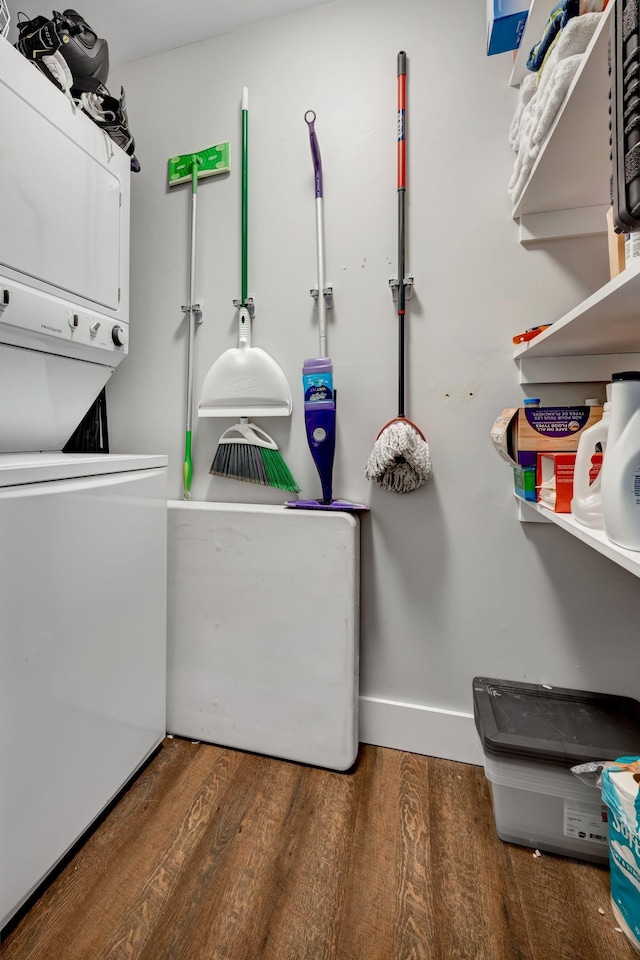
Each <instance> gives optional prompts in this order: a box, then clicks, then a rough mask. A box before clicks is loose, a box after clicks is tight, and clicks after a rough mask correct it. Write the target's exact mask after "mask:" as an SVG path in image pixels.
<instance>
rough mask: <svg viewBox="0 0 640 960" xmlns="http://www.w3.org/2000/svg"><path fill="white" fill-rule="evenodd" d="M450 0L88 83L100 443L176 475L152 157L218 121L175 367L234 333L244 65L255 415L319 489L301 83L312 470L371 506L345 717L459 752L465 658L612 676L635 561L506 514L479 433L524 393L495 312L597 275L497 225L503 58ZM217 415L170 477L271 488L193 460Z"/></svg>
mask: <svg viewBox="0 0 640 960" xmlns="http://www.w3.org/2000/svg"><path fill="white" fill-rule="evenodd" d="M462 6H463V5H461V4H445V3H442V2H435V0H395V2H394V3H390V2H386V0H341V2H336V3H335V4H332V5H329V6H325V7H320V8H316V9H314V10H310V11H307V12H303V13H300V14H296V15H294V16H290V17H288V18H285V19H281V20H278V21H274V22H271V23H265V24H261V25H259V26H256V27H251V28H247V29H245V30H242V31H239V32H237V33H234V34H230V35H228V36H224V37H221V38H218V39H215V40H210V41H203V42H202V43H199V44H196V45H194V46H190V47H185V48H181V49H178V50H174V51H172V52H169V53H166V54H163V55H159V56H155V57H151V58H148V59H145V60H140V61H137V62H134V63H129V64H125V65H123V66H120V67H118V68H114V69H113V71H112V78H111V80H110V86H111V88H112V90H113V89H115V88H116V87H117V82H118V81H120V80H122V82H123V83H124V85H125V88H126V93H127V101H128V105H129V112H130V119H131V125H132V129H133V132H134V135H135V138H136V143H137V149H136V153H137V155H138V157H139V159H140V161H141V164H142V173H140V174H138V175H136V176H134V177H133V185H132V194H133V200H132V244H131V246H132V278H131V280H132V282H131V287H132V303H131V316H132V323H131V328H132V329H131V354H130V357H129V359H128V360H127V361H126V363H124V364H123V365H122V366H121V367H120V369H119V370H118V371H117V373H116V375H115V376H114V378H113V380H112V382H111V384H110V387H109V395H108V400H109V417H110V433H111V441H112V449H113V451H114V452H133V451H138V452H168V453H169V457H170V477H171V490H170V495H171V496H172V497H175V498H178V497H179V496H180V495H181V469H182V467H181V465H182V454H183V431H184V416H185V383H186V338H185V326H186V325H185V322H184V321H183V319H182V315H181V312H180V305H181V304H183V303H185V302H186V296H187V284H188V258H187V249H188V223H189V188H188V186H185V187H182V188H178V189H175V188H174V189H173V190H172V191H171V192H169V191H168V189H167V186H166V165H167V159H168V158H169V157H170V156H172V155H174V154H176V153H186V152H188V151H192V150H198V149H202V148H204V147H206V146H208V145H210V144H213V143H216V142H218V141H220V140H224V139H229V140H231V142H232V151H233V154H232V157H233V171H232V174H231V175H230V176H229V177H227V178H220V179H212V180H209V181H205V182H203V183H201V186H200V191H199V205H200V207H199V209H200V219H199V226H200V231H199V244H200V248H199V256H198V264H197V266H198V281H197V293H198V295H199V296H201V297H203V298H204V301H205V320H204V324H203V326H202V327H201V328H200V329H199V330H198V332H197V346H196V352H197V363H196V390H197V392H199V388H200V385H201V383H202V380H203V378H204V376H205V373H206V371H207V369H208V367H209V365H210V364H211V363H212V361H213V360H214V359H215V358H216V357H217V356H218V355H219V354H220V353H221V352H222V351H223V350H225V349H226V348H227V347H229V346H233V345H235V338H236V332H235V317H236V314H235V311H234V308H233V305H232V300H233V299H234V297H238V296H239V293H240V289H239V285H240V278H239V256H240V243H239V213H240V169H239V130H240V94H241V89H242V86H243V85H247V86H248V87H249V91H250V96H251V115H250V154H251V155H250V211H249V214H250V263H249V288H250V291H251V292H254V293H255V297H256V304H257V310H256V319H255V323H254V337H255V343H256V344H257V345H260V346H263V347H265V348H266V349H267V350H269V352H271V353H272V355H273V356H274V357H275V358H276V359H277V360H278V362H279V363H280V364H281V365H282V367H283V368H284V370H285V372H286V375H287V377H288V378H289V381H290V383H291V385H292V390H293V392H294V398H295V409H294V415H293V418H292V420H291V422H288V421H286V422H285V421H282V420H274V419H272V420H270V421H269V420H264V421H260V423H261V425H262V426H263V427H264V428H266V429H267V430H268V431H269V432H270V433H272V435H273V436H274V437H275V438H276V439H277V441H278V443H279V445H280V448H281V450H282V453H283V455H284V457H285V459H286V460H287V462H288V464H289V466H290V467H291V469H292V471H293V473H294V475H295V476H296V477H297V478H298V480H299V482H300V483H301V485H302V487H303V490H302V496H304V497H312V496H317V495H318V494H319V483H318V479H317V475H316V473H315V468H314V466H313V463H312V461H311V458H310V455H309V453H308V449H307V445H306V440H305V435H304V423H303V412H302V404H301V402H300V380H299V375H300V369H301V365H302V361H303V360H304V359H305V358H307V357H310V356H315V355H316V351H317V329H316V327H315V325H314V320H313V311H312V302H311V299H310V297H309V293H308V291H309V288H310V287H311V286H312V285H313V284H314V282H315V247H314V194H313V177H312V166H311V156H310V151H309V142H308V136H307V128H306V125H305V123H304V120H303V116H304V113H305V111H306V110H307V109H309V108H313V109H314V110H315V111H316V113H317V118H318V119H317V134H318V138H319V142H320V147H321V151H322V158H323V163H324V173H325V214H326V231H327V261H328V279H329V280H330V281H332V282H333V285H334V291H335V309H334V310H333V311H332V313H331V314H330V327H329V352H330V355H331V357H332V359H333V362H334V368H335V377H336V382H337V386H338V391H339V439H338V447H337V455H336V469H335V484H334V486H335V493H336V494H337V495H339V496H341V497H344V498H349V499H352V500H356V501H364V502H368V503H369V504H370V505H371V513H370V514H369V515H368V516H365V517H364V518H363V521H362V545H363V552H362V604H363V606H362V673H361V693H362V694H363V696H364V697H365V700H364V701H363V713H362V718H363V731H362V737H363V739H371V740H373V741H374V742H379V743H387V744H389V745H392V746H399V747H408V748H412V749H416V750H423V752H426V753H435V754H438V753H440V754H441V755H445V756H451V757H454V758H455V757H457V758H462V759H465V758H466V759H469V758H473V757H474V756H476V754H475V753H474V745H473V731H472V724H471V722H470V721H469V720H468V714H469V713H470V712H471V710H472V705H471V680H472V677H473V676H474V675H485V676H494V677H500V678H508V679H515V680H517V679H522V680H527V681H532V682H544V683H550V684H553V685H566V686H570V687H575V688H584V689H593V690H600V691H606V692H612V693H619V694H627V695H633V694H635V693H636V690H637V677H638V668H639V666H640V650H639V644H638V623H639V622H640V583H639V582H638V580H637V579H636V578H634V577H632V576H631V575H630V574H628V573H626V572H625V571H623V570H621V569H620V568H618V567H616V566H615V565H614V564H612V563H610V562H608V561H607V560H605V559H604V558H602V557H600V556H598V555H596V554H595V553H593V552H592V551H590V550H589V548H587V547H586V546H584V545H582V544H581V543H578V542H577V541H574V540H572V539H570V538H568V537H567V536H566V535H563V533H562V531H560V530H558V529H557V528H555V527H551V526H550V525H545V526H543V525H537V524H535V525H534V524H529V525H521V524H520V523H519V522H518V520H517V511H516V506H515V504H514V502H513V500H512V496H511V492H510V491H511V478H510V473H509V470H508V468H507V467H506V466H505V465H504V464H503V463H502V462H501V461H500V460H499V459H498V457H497V456H496V455H495V453H494V452H493V450H492V448H491V444H490V442H489V429H490V427H491V424H492V422H493V419H494V417H495V415H496V414H497V413H498V412H499V411H500V410H501V409H502V408H503V407H504V406H509V405H512V404H515V403H518V402H519V400H520V398H521V396H522V390H521V388H520V387H519V386H518V384H517V378H516V369H515V366H514V364H513V361H512V359H511V350H512V344H511V337H512V335H513V334H515V333H516V332H518V331H521V330H524V329H525V328H527V327H529V326H532V325H533V324H534V323H536V322H540V321H547V320H549V319H554V318H555V317H558V316H560V315H562V314H563V313H564V312H565V311H566V310H567V309H569V308H570V307H571V306H572V305H574V304H575V303H577V302H579V301H580V300H581V299H583V298H584V296H585V295H586V294H587V293H589V292H590V291H591V290H593V289H595V288H596V287H597V286H599V285H600V284H601V283H603V282H604V281H605V280H606V279H607V258H606V248H605V245H604V242H603V241H602V240H588V241H587V240H583V241H571V242H568V241H567V242H561V243H555V244H553V245H549V246H547V247H546V248H541V249H536V250H525V249H523V248H522V247H520V246H519V245H518V242H517V228H516V226H515V225H514V223H513V222H512V220H511V219H510V204H509V201H508V198H507V195H506V183H507V181H508V179H509V173H510V167H511V164H512V163H513V154H512V153H511V152H510V149H509V147H508V145H507V136H506V135H507V129H508V124H509V121H510V118H511V115H512V113H513V110H514V108H515V102H516V94H515V92H514V91H513V90H511V89H510V88H509V87H508V83H507V80H508V76H509V70H510V60H509V57H508V56H503V57H494V58H491V59H488V58H486V57H485V55H484V52H483V46H484V37H485V24H484V5H483V4H479V3H478V4H464V13H463V12H462V11H461V7H462ZM400 49H405V50H406V51H407V53H408V63H409V67H408V75H409V80H408V84H409V107H408V111H409V112H408V122H407V128H408V155H409V171H408V178H409V179H408V230H409V243H408V263H407V266H408V269H409V270H410V271H411V272H413V273H414V275H415V278H416V295H415V298H414V300H413V301H412V302H411V305H410V310H409V321H408V325H409V330H410V333H409V347H410V352H411V359H410V367H411V369H410V377H409V385H410V392H409V403H408V411H407V412H408V415H409V416H411V417H412V418H413V419H415V421H416V422H417V423H418V424H419V425H420V426H421V427H422V428H423V429H424V430H425V431H426V433H427V435H428V439H429V442H430V444H431V449H432V455H433V461H434V470H435V473H434V478H433V480H432V481H431V482H430V483H429V484H428V485H427V486H425V487H423V488H422V489H421V490H419V491H418V492H415V493H413V494H410V495H407V496H398V495H393V494H389V493H386V492H384V491H381V490H380V489H379V488H377V487H375V486H371V485H370V484H369V483H368V482H367V481H366V480H365V478H364V467H365V463H366V460H367V457H368V455H369V452H370V450H371V447H372V444H373V442H374V440H375V438H376V435H377V432H378V430H379V429H380V428H381V427H382V425H383V424H384V423H386V421H387V420H389V419H390V418H391V417H392V416H393V415H394V414H395V412H396V408H395V407H396V363H395V361H396V339H395V337H396V321H395V315H394V310H393V305H392V300H391V295H390V293H389V290H388V287H387V283H388V279H389V277H390V276H391V274H392V273H393V272H394V271H395V269H396V189H395V130H396V93H395V88H396V54H397V51H398V50H400ZM585 162H588V158H585ZM583 393H584V391H583V390H582V388H580V389H579V390H578V394H577V396H578V397H579V396H581V395H583ZM592 393H593V388H592V387H591V388H589V389H588V390H587V395H591V394H592ZM541 396H542V398H543V400H545V399H547V400H549V401H555V400H556V399H558V398H561V397H565V398H567V399H568V400H573V399H575V398H576V393H575V389H573V390H571V391H566V392H563V391H562V390H557V389H556V390H551V389H549V388H546V389H542V388H541ZM196 399H197V397H196ZM226 425H227V423H226V422H224V421H223V422H220V421H215V420H205V421H200V422H197V423H196V424H195V438H194V459H195V475H194V482H193V488H192V490H193V494H194V497H195V498H196V499H209V500H223V501H224V500H230V501H241V500H247V501H254V502H270V503H279V502H281V501H282V499H283V498H282V495H281V494H280V493H279V492H277V491H274V490H271V489H266V488H259V487H254V486H249V485H248V484H242V483H238V482H233V481H225V480H221V479H218V478H213V477H210V476H209V474H208V469H209V466H210V463H211V460H212V457H213V454H214V452H215V448H216V443H217V438H218V436H219V435H220V433H221V431H222V429H223V428H224V427H225V426H226ZM379 700H383V701H397V702H400V703H401V704H413V705H418V706H422V707H427V708H429V709H427V710H413V711H412V710H410V709H409V708H408V707H407V708H403V707H391V706H387V707H385V705H384V704H380V703H379V702H378V701H379ZM438 710H441V711H444V713H439V712H438ZM456 713H461V714H463V715H464V716H463V717H462V718H460V717H457V716H456ZM450 714H451V715H450Z"/></svg>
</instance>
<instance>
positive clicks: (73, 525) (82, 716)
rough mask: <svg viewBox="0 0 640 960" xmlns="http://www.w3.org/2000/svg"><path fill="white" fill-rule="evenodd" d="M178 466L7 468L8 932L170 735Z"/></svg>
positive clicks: (1, 798) (114, 463)
mask: <svg viewBox="0 0 640 960" xmlns="http://www.w3.org/2000/svg"><path fill="white" fill-rule="evenodd" d="M166 496H167V491H166V458H165V457H152V456H147V457H123V456H106V457H105V456H99V457H95V456H91V455H89V454H86V455H67V456H65V455H63V454H57V455H56V454H19V455H11V454H2V455H0V537H1V540H0V731H1V732H2V735H1V736H0V925H4V923H6V921H7V920H9V919H10V917H11V916H12V915H13V914H14V913H15V911H16V910H17V909H18V908H19V907H20V906H21V904H22V903H23V902H24V900H26V899H27V897H28V896H29V895H30V894H31V893H32V892H33V891H34V890H35V888H36V887H37V886H38V884H39V883H40V882H41V881H42V880H43V879H44V877H46V875H47V874H48V873H49V871H50V870H51V869H52V867H53V866H54V865H55V864H56V863H57V862H58V860H59V859H60V858H61V857H62V856H64V854H65V853H66V852H67V850H68V849H69V848H70V847H71V846H72V845H73V844H74V843H75V841H76V840H77V839H78V838H79V837H80V836H81V835H82V833H83V832H84V831H85V830H86V828H87V827H88V826H89V825H90V824H91V822H92V821H93V820H94V819H95V818H96V817H97V816H98V814H99V813H100V812H101V811H102V810H103V809H104V807H105V806H106V805H107V804H108V803H109V801H110V800H111V799H112V798H113V797H114V795H115V794H116V793H117V792H118V791H119V790H120V788H121V787H122V786H123V785H124V784H125V783H126V782H127V780H128V779H129V778H130V777H131V775H132V774H133V773H134V772H135V770H136V769H137V768H138V767H139V766H140V764H141V763H143V762H144V760H145V759H146V757H148V756H149V754H150V753H151V752H152V751H153V750H154V748H155V747H156V746H157V745H158V744H159V743H160V741H161V740H162V738H163V736H164V732H165V663H166V654H165V650H166V643H165V634H166V616H165V609H166V542H167V535H166V530H167V526H166V516H167V515H166Z"/></svg>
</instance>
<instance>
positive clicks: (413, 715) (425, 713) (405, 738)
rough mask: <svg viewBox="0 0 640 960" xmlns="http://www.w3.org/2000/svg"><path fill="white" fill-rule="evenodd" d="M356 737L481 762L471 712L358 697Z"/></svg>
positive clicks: (423, 752)
mask: <svg viewBox="0 0 640 960" xmlns="http://www.w3.org/2000/svg"><path fill="white" fill-rule="evenodd" d="M359 739H360V741H361V742H362V743H372V744H375V745H376V746H378V747H391V748H393V749H394V750H407V751H409V752H410V753H422V754H424V755H426V756H429V757H442V758H443V759H445V760H459V761H460V762H462V763H476V764H480V765H481V764H482V751H481V749H480V746H479V744H478V735H477V733H476V728H475V723H474V720H473V714H471V713H459V712H457V711H455V710H441V709H439V708H438V707H425V706H422V705H420V704H417V703H401V702H398V701H396V700H381V699H379V698H378V697H360V734H359Z"/></svg>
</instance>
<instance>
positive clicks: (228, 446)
mask: <svg viewBox="0 0 640 960" xmlns="http://www.w3.org/2000/svg"><path fill="white" fill-rule="evenodd" d="M209 473H211V474H213V475H214V476H216V477H228V478H229V479H230V480H246V481H247V482H248V483H259V484H262V486H264V487H277V488H278V489H280V490H288V491H289V492H290V493H298V491H299V490H300V487H299V486H298V484H297V483H296V481H295V480H294V479H293V476H292V475H291V472H290V470H289V468H288V466H287V465H286V463H285V462H284V459H283V457H282V454H281V453H280V451H279V450H270V449H269V448H267V447H261V446H256V445H254V444H251V443H229V442H225V441H224V440H223V441H222V442H221V443H219V444H218V449H217V450H216V453H215V456H214V458H213V463H212V464H211V470H210V471H209Z"/></svg>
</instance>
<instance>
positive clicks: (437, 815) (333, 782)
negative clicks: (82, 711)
mask: <svg viewBox="0 0 640 960" xmlns="http://www.w3.org/2000/svg"><path fill="white" fill-rule="evenodd" d="M599 909H602V910H603V911H604V913H600V912H599ZM615 927H616V924H615V921H614V920H613V917H612V915H611V911H610V907H609V875H608V872H607V871H606V870H604V869H602V868H599V867H596V866H592V865H590V864H586V863H581V862H580V861H577V860H571V859H569V858H564V857H554V856H550V855H549V856H547V855H543V856H542V857H535V858H534V857H533V856H532V851H531V850H528V849H526V848H523V847H517V846H514V845H512V844H505V843H503V842H502V841H501V840H499V838H498V836H497V834H496V832H495V827H494V823H493V814H492V810H491V800H490V793H489V789H488V784H487V781H486V780H485V777H484V772H483V770H482V769H481V768H478V767H474V766H470V765H465V764H457V763H452V762H449V761H444V760H436V759H433V758H427V757H421V756H416V755H414V754H408V753H403V752H402V751H394V750H386V749H382V748H378V747H373V746H366V745H363V746H362V747H361V749H360V755H359V758H358V762H357V763H356V765H355V766H354V768H353V770H351V771H350V772H348V773H344V774H343V773H333V772H330V771H326V770H319V769H315V768H309V767H305V766H303V765H301V764H295V763H287V762H285V761H280V760H273V759H270V758H266V757H259V756H256V755H252V754H245V753H241V752H239V751H232V750H226V749H224V748H220V747H215V746H212V745H209V744H193V743H189V742H187V741H183V740H179V739H167V740H166V741H165V742H164V744H163V746H162V748H161V749H160V751H159V752H158V753H157V755H156V756H155V757H154V758H153V759H152V760H151V762H150V763H149V764H148V765H147V766H146V767H145V769H144V770H143V771H142V772H141V773H140V775H139V776H138V777H137V779H136V780H135V781H134V782H133V783H132V784H131V785H130V786H129V788H128V789H127V790H126V791H124V792H123V794H122V796H121V797H120V799H119V801H118V802H117V803H116V804H115V805H114V806H113V808H112V809H110V811H108V813H107V815H106V816H105V817H104V818H103V819H102V820H101V822H100V823H99V824H98V825H97V827H96V828H95V829H94V830H92V832H91V833H90V834H89V835H88V836H87V838H86V839H85V841H84V842H83V843H82V844H81V845H79V846H78V847H77V849H76V850H75V851H74V852H73V854H72V855H71V856H70V857H69V858H68V860H67V862H65V863H64V864H63V866H62V867H61V869H60V870H59V872H58V873H57V875H56V876H55V878H54V879H53V880H52V881H51V882H50V883H49V884H48V885H47V886H46V887H45V888H44V889H43V890H42V892H41V894H40V896H39V897H38V899H37V900H35V901H34V902H33V903H32V904H31V906H30V908H29V909H28V911H25V912H23V913H22V914H21V915H20V916H19V917H17V918H16V920H15V921H14V922H12V923H11V924H10V925H9V926H8V928H7V929H6V930H5V933H4V942H3V945H2V957H3V960H365V958H366V960H637V956H636V954H635V952H634V951H633V949H632V947H631V946H630V944H629V943H628V941H627V940H626V938H625V937H624V936H623V935H622V934H621V933H619V932H616V930H615Z"/></svg>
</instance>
